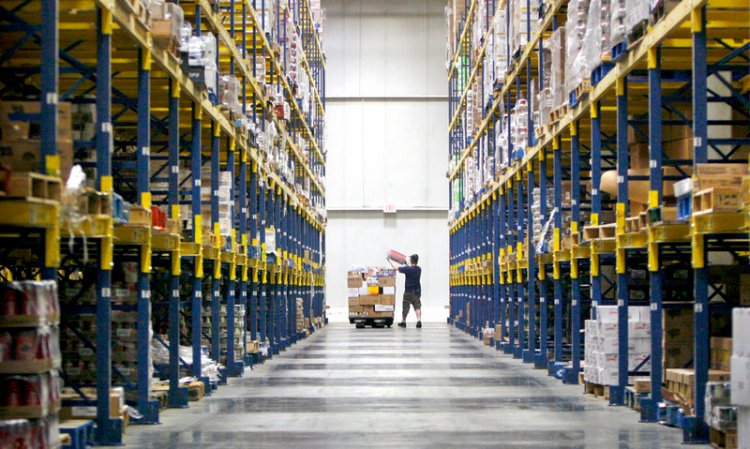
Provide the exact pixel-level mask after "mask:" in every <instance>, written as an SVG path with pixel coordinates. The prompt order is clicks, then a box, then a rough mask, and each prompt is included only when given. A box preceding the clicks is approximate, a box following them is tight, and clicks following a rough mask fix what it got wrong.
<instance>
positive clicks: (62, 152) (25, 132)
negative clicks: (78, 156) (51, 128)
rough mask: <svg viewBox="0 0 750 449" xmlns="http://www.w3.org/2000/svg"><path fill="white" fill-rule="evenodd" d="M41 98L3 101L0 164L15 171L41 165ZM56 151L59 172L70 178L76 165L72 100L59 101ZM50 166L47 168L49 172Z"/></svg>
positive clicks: (35, 169) (36, 167) (0, 126)
mask: <svg viewBox="0 0 750 449" xmlns="http://www.w3.org/2000/svg"><path fill="white" fill-rule="evenodd" d="M40 113H41V104H40V103H39V102H38V101H7V102H5V101H4V102H0V165H2V166H4V167H7V168H8V169H10V170H12V171H13V172H38V171H39V168H40V167H41V155H42V153H41V145H42V141H41V135H40V132H41V128H40V126H39V119H37V118H34V119H31V117H38V115H39V114H40ZM56 144H57V154H58V155H59V156H60V167H59V168H60V172H59V173H48V174H53V175H57V174H59V175H60V176H61V177H62V179H63V181H64V180H66V179H67V177H68V173H70V168H71V166H72V165H73V112H72V107H71V104H70V103H66V102H60V103H59V104H58V105H57V142H56ZM49 171H50V169H49V168H48V172H49Z"/></svg>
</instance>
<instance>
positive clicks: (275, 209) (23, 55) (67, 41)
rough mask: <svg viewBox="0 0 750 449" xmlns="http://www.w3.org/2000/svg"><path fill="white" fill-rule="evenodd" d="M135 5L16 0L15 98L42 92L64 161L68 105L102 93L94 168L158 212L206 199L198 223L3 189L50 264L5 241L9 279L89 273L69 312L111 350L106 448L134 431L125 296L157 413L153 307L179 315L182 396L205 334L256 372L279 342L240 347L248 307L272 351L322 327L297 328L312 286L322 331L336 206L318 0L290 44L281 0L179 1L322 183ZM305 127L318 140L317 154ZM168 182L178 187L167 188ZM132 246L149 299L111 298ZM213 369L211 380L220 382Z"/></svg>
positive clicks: (257, 114) (140, 397)
mask: <svg viewBox="0 0 750 449" xmlns="http://www.w3.org/2000/svg"><path fill="white" fill-rule="evenodd" d="M269 3H270V2H269ZM134 4H135V2H129V1H127V0H117V1H107V0H102V1H94V2H83V3H81V2H78V3H75V5H72V4H68V3H65V2H64V1H59V0H35V1H30V2H28V1H26V2H21V1H3V2H0V21H1V22H3V30H2V33H3V35H4V38H3V39H2V40H3V45H2V58H1V60H2V62H1V64H2V66H3V76H2V77H0V79H1V80H2V81H1V82H0V86H1V89H0V97H2V98H3V99H18V98H24V99H29V98H31V99H35V100H37V101H40V102H41V114H40V115H39V116H35V117H31V120H32V121H35V122H39V126H40V130H41V134H40V136H41V148H42V153H41V154H42V157H41V164H40V167H39V169H38V171H39V172H40V173H45V174H51V175H57V176H59V167H60V162H59V156H58V152H59V151H60V149H59V148H57V145H56V136H57V135H58V131H57V119H56V117H57V105H58V104H59V102H62V101H68V102H72V103H74V104H95V106H96V132H95V136H96V137H95V139H94V140H92V141H75V142H74V147H75V155H74V161H75V162H76V163H80V164H81V165H82V166H83V167H84V168H86V169H89V170H90V171H89V173H93V174H94V181H95V188H96V190H97V191H98V193H99V194H100V195H101V196H102V197H104V198H112V195H113V194H115V193H116V194H118V195H121V196H122V198H123V199H124V200H126V201H128V202H130V203H132V204H133V205H135V206H141V207H142V208H143V209H142V210H144V211H147V212H148V211H150V210H151V207H152V205H153V206H161V207H163V208H165V209H166V211H167V214H168V217H169V218H170V220H172V221H173V222H175V223H179V221H180V219H181V217H180V209H181V206H187V207H188V208H189V210H190V211H191V216H192V218H191V220H192V222H191V223H190V229H192V231H190V232H181V230H180V229H179V228H175V227H171V226H170V227H168V228H167V229H160V228H159V229H157V228H153V227H152V225H151V220H150V215H149V216H148V217H149V218H148V221H147V222H144V223H139V224H134V223H128V224H115V222H114V219H113V216H112V212H111V211H107V210H99V211H97V212H98V213H96V214H90V215H87V216H85V217H84V219H83V220H82V221H81V222H80V223H71V222H70V221H66V220H68V218H67V217H65V216H61V215H60V206H59V204H57V203H55V202H49V201H42V202H40V201H35V200H33V199H3V200H2V203H3V211H4V212H3V213H2V214H0V226H1V227H2V230H3V235H10V236H12V237H13V240H14V241H16V245H15V246H17V247H18V246H19V245H20V246H25V247H28V248H30V249H31V253H32V254H33V255H34V256H35V260H36V261H37V262H38V265H39V266H38V268H33V267H31V266H23V267H21V266H17V265H14V263H13V261H12V260H10V259H9V258H8V255H7V253H6V254H4V255H3V256H2V257H0V262H2V267H3V268H4V269H7V270H4V271H3V274H4V277H6V278H13V279H21V278H24V277H26V278H37V277H41V278H45V279H58V280H59V282H60V283H61V289H60V291H61V292H63V290H64V289H63V288H62V286H63V285H65V283H66V282H68V281H70V280H71V279H74V280H76V281H81V277H82V285H83V286H84V287H85V288H82V289H81V291H80V292H78V293H77V294H76V295H75V296H74V297H72V298H68V299H69V301H67V302H66V306H65V308H64V310H63V320H62V321H63V323H64V324H65V325H66V326H68V327H69V328H70V329H71V331H72V332H74V333H75V334H77V335H79V336H80V337H81V340H82V341H83V344H84V345H85V346H86V347H88V348H90V349H91V350H93V351H95V357H96V377H95V382H93V383H94V384H95V386H96V392H97V395H96V396H97V400H96V401H95V405H96V409H97V416H96V425H97V432H96V440H97V443H98V444H104V445H111V444H118V443H120V441H121V434H122V431H121V422H120V420H119V419H111V418H110V415H109V413H110V404H109V391H110V386H111V385H112V381H113V380H117V379H118V376H120V373H118V372H116V370H115V371H113V370H112V353H111V348H112V336H111V329H110V323H111V315H112V311H113V310H118V309H122V310H128V311H134V312H136V313H137V342H136V349H137V353H138V364H137V365H138V367H137V382H130V381H127V382H124V383H125V386H126V389H127V390H129V391H132V392H133V402H132V404H133V405H134V406H135V407H136V408H137V409H138V410H139V411H140V412H141V413H142V415H143V418H142V419H141V420H140V423H157V422H158V421H159V416H158V403H157V402H156V401H155V400H154V398H153V396H152V394H151V391H150V389H149V385H150V383H149V378H150V373H149V365H150V364H151V358H150V355H149V353H150V340H151V339H150V335H149V334H150V330H151V326H152V311H151V310H152V307H154V309H155V310H159V309H162V310H166V313H165V315H164V316H165V317H166V323H159V324H162V325H164V324H166V326H165V327H166V329H167V331H168V340H169V342H168V343H167V342H165V341H163V340H161V339H158V338H157V341H160V344H164V345H166V346H168V350H169V363H168V364H167V365H166V366H161V367H157V368H158V371H160V372H162V373H165V374H166V377H167V378H168V379H169V394H168V403H169V406H170V407H186V406H187V392H186V391H185V390H184V389H182V388H180V387H179V384H178V380H179V378H180V377H181V374H180V373H181V370H182V369H189V370H190V371H191V372H192V374H193V375H194V376H196V377H199V378H200V377H201V346H202V345H203V341H202V340H203V338H204V337H205V338H207V339H208V340H209V341H210V355H211V357H212V358H213V359H214V360H218V361H220V362H221V363H223V364H224V365H225V367H226V372H225V373H222V374H223V378H226V377H227V376H240V375H242V374H243V372H244V369H243V368H244V366H245V365H246V364H254V363H260V362H261V361H262V357H261V356H260V354H252V355H247V352H246V351H242V352H243V353H244V354H246V357H245V358H244V359H243V358H240V357H238V356H237V355H236V350H237V348H235V345H234V341H235V339H234V337H235V336H234V326H233V325H232V323H234V322H235V320H238V319H239V320H241V322H245V320H247V325H246V326H243V334H246V335H243V336H242V338H241V339H240V341H241V342H243V345H244V344H245V343H246V342H247V340H248V339H251V340H261V341H265V340H266V339H268V342H269V346H270V351H269V356H270V355H273V354H277V353H278V352H279V351H282V350H284V349H285V348H287V347H289V346H290V345H291V344H293V343H294V342H296V341H298V340H300V339H301V338H304V336H305V335H306V332H305V331H302V332H299V331H298V329H297V327H296V318H297V317H296V316H295V314H296V308H295V301H296V298H305V301H304V312H305V316H306V317H308V318H309V319H310V323H309V328H308V329H306V330H307V331H308V332H314V330H315V327H316V326H315V325H316V321H317V320H323V319H324V315H325V311H324V309H325V296H324V291H323V288H322V287H323V279H324V270H325V253H324V248H325V245H324V239H325V225H326V219H325V216H324V214H321V212H320V210H319V209H318V210H316V208H315V207H313V206H312V205H313V204H316V205H320V206H321V207H324V206H325V188H324V186H323V177H324V176H325V153H324V151H323V146H324V140H323V135H324V121H325V65H326V63H325V56H324V53H323V50H322V45H321V41H320V37H319V35H318V32H317V30H316V29H315V24H314V22H313V17H312V11H311V8H310V4H309V1H308V0H298V1H294V2H290V3H287V2H283V3H281V4H276V6H275V11H274V12H275V14H274V17H275V20H276V23H275V24H273V25H272V26H276V27H277V33H276V36H278V37H277V38H276V39H275V40H274V41H272V38H271V35H270V34H266V33H265V32H264V31H263V30H264V29H265V28H266V26H267V24H265V20H266V16H265V15H262V14H260V11H262V10H263V9H265V8H266V2H265V0H229V1H221V2H209V1H208V0H194V1H188V2H180V6H181V7H182V8H183V10H184V12H185V20H186V21H189V22H191V23H192V25H193V28H194V31H195V33H196V34H200V33H206V32H211V33H214V34H215V36H216V40H217V49H216V50H217V51H216V54H217V60H216V65H217V67H218V71H219V72H221V73H224V72H226V73H231V74H233V75H235V76H236V77H237V78H238V79H239V80H240V83H241V89H242V96H241V99H240V101H241V104H242V107H243V111H249V110H252V119H253V120H254V121H255V123H256V124H257V125H258V127H259V128H261V129H265V126H266V121H272V122H274V123H275V125H276V127H277V129H279V134H280V139H279V141H278V144H277V145H278V146H279V149H280V150H281V151H284V152H286V153H287V154H288V155H289V157H290V159H292V160H294V162H295V163H296V173H294V178H295V183H302V182H303V181H304V180H308V182H309V183H310V185H311V190H310V195H309V198H303V197H302V196H301V195H300V194H298V190H297V189H296V186H295V185H294V183H290V182H287V181H285V180H284V179H282V178H281V177H280V176H279V175H277V174H276V172H275V171H274V170H273V169H272V167H271V166H270V164H269V160H268V159H267V158H266V157H264V155H263V154H262V153H261V152H260V151H259V150H258V148H257V146H256V143H255V141H254V140H253V139H251V136H249V135H248V134H247V133H246V131H244V130H243V129H242V128H241V127H239V125H238V124H236V123H237V118H238V117H236V116H234V115H233V113H228V112H226V111H222V110H221V109H220V107H219V105H218V100H217V98H216V97H215V96H209V95H207V94H206V92H205V91H204V90H202V89H200V88H199V87H198V86H197V85H196V84H195V83H194V82H193V81H192V80H191V79H190V78H189V77H188V76H187V74H186V72H185V71H183V69H182V67H181V64H180V61H179V60H178V59H177V58H176V57H175V56H174V55H172V54H171V53H169V52H168V51H167V50H165V49H163V48H160V47H157V46H154V45H153V42H152V37H151V34H150V29H149V26H148V23H147V22H146V21H144V20H143V19H144V16H143V15H142V14H140V15H139V14H138V12H137V11H138V10H137V8H134V6H133V5H134ZM287 18H290V19H292V20H293V21H294V23H295V27H296V30H297V32H298V34H299V36H300V38H301V42H302V48H300V49H297V59H298V62H297V63H298V65H299V68H298V71H299V72H300V73H304V74H305V75H307V76H309V77H310V81H311V82H310V85H311V91H312V100H311V104H310V105H309V110H310V111H311V113H305V112H304V111H303V105H302V104H301V103H298V101H297V99H296V98H295V92H294V84H293V81H292V80H291V79H290V78H289V76H288V73H289V72H288V70H289V68H290V67H289V65H288V64H289V61H288V57H287V55H286V46H285V45H284V40H285V39H287V38H288V37H289V36H287V35H286V28H285V27H283V26H282V23H283V22H282V20H285V19H287ZM279 52H281V54H279ZM274 55H278V58H276V57H274ZM261 56H262V57H264V58H265V61H266V79H265V80H259V79H258V76H259V75H258V74H256V60H257V58H258V57H261ZM30 80H32V81H30ZM259 81H263V82H265V83H266V84H267V86H268V89H269V90H270V89H274V90H278V91H279V92H281V94H282V95H283V97H284V98H285V99H286V100H287V101H288V103H289V106H290V111H291V113H290V116H289V117H288V120H287V122H286V124H285V123H282V119H281V118H279V117H278V116H277V114H276V113H275V111H274V110H273V109H272V108H271V105H270V103H269V98H268V94H267V93H266V91H265V90H264V89H262V88H261V87H260V85H259V84H260V83H259ZM297 139H299V141H298V140H297ZM302 142H304V143H305V144H306V145H307V147H308V148H309V149H310V152H309V157H308V156H307V155H305V154H304V152H303V151H302V148H301V146H300V145H301V143H302ZM86 156H93V157H86ZM204 167H209V169H210V170H209V172H210V184H211V197H210V209H211V213H210V222H209V223H206V224H204V223H202V215H201V213H202V206H209V205H208V204H202V201H201V186H202V181H203V180H202V179H201V169H202V168H204ZM221 171H224V172H229V173H230V178H231V180H232V183H231V188H230V191H231V193H230V195H231V198H232V200H233V202H234V214H233V217H232V218H233V219H232V223H233V225H232V230H231V235H230V236H227V237H222V236H220V232H219V207H218V206H219V197H218V187H219V174H220V172H221ZM157 184H158V185H159V186H163V185H166V186H167V188H153V186H156V185H157ZM6 231H7V232H6ZM19 236H20V237H28V238H24V239H23V240H22V239H18V238H17V237H19ZM267 236H273V237H275V243H276V245H275V246H276V248H275V252H267V248H266V237H267ZM4 240H5V239H4ZM8 241H9V242H10V241H11V240H8ZM69 242H72V244H69ZM124 261H128V262H134V263H136V265H137V267H138V282H137V286H138V292H137V298H138V299H137V303H136V304H134V305H132V306H121V305H114V304H112V268H113V265H114V264H118V263H120V262H124ZM84 290H92V291H93V292H94V295H95V298H96V301H95V305H77V304H76V299H77V298H80V296H82V295H83V294H84ZM61 294H62V293H61ZM222 305H224V306H226V309H227V323H228V324H227V326H226V337H227V344H226V351H225V352H222V351H221V350H220V341H221V338H222V333H223V329H222V327H221V326H220V320H219V312H220V308H221V306H222ZM235 305H243V306H246V307H245V309H244V310H246V314H247V316H245V317H236V316H235V315H234V312H235V307H234V306H235ZM188 306H189V307H188ZM204 306H205V308H206V310H207V311H210V315H211V318H212V328H211V330H210V332H209V334H208V335H204V334H203V333H202V331H201V325H202V322H201V319H202V313H203V310H204ZM240 310H242V309H240ZM79 313H93V314H95V317H96V338H95V339H94V340H93V341H92V340H90V339H88V338H87V337H86V336H85V335H83V333H82V332H81V331H80V330H79V329H77V327H78V326H77V325H78V323H77V320H76V319H75V317H76V314H79ZM182 319H185V320H190V321H192V332H191V333H190V334H185V333H184V332H183V327H181V324H180V323H181V320H182ZM181 342H182V343H185V342H189V344H190V345H191V346H192V352H193V362H192V364H186V363H185V361H184V360H182V359H181V358H180V355H179V346H180V343H181ZM64 374H65V373H63V375H64ZM203 380H204V381H205V382H206V387H207V388H206V390H207V391H208V392H210V391H211V389H212V388H215V386H214V385H211V384H210V382H208V379H203ZM68 384H69V385H70V386H73V387H74V388H75V389H76V391H78V392H79V393H80V396H81V400H80V403H82V404H87V405H89V404H94V402H92V401H91V398H89V397H87V396H86V395H85V394H84V393H83V391H82V390H80V389H79V385H75V384H73V383H72V382H68Z"/></svg>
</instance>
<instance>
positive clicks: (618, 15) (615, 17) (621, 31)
mask: <svg viewBox="0 0 750 449" xmlns="http://www.w3.org/2000/svg"><path fill="white" fill-rule="evenodd" d="M609 9H610V27H609V30H610V31H609V32H610V47H614V46H615V45H617V44H619V43H620V42H623V41H625V40H626V39H627V37H628V26H627V16H628V5H627V2H626V0H611V3H610V6H609Z"/></svg>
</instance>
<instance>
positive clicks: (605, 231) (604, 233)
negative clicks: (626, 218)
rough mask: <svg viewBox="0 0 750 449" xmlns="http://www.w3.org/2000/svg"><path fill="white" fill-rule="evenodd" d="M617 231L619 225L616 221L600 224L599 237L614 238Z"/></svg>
mask: <svg viewBox="0 0 750 449" xmlns="http://www.w3.org/2000/svg"><path fill="white" fill-rule="evenodd" d="M616 233H617V225H616V224H615V223H608V224H603V225H601V226H599V238H602V239H613V238H615V234H616Z"/></svg>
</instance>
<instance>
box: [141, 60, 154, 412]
mask: <svg viewBox="0 0 750 449" xmlns="http://www.w3.org/2000/svg"><path fill="white" fill-rule="evenodd" d="M139 60H140V61H139V68H138V100H137V101H138V103H137V104H138V113H137V122H138V129H137V133H136V141H137V152H136V181H137V182H136V193H137V198H138V201H139V202H140V204H141V206H142V207H144V208H145V209H147V210H150V209H151V191H150V190H151V189H150V185H149V180H150V176H149V171H150V166H151V163H150V161H151V117H150V114H151V50H149V49H141V50H140V51H139ZM139 253H140V258H141V260H140V263H139V270H138V306H137V309H138V310H137V315H138V325H137V328H136V332H137V343H136V350H137V352H138V354H137V359H138V364H137V365H136V370H137V373H136V376H137V379H138V382H137V392H136V404H137V406H138V410H139V411H140V412H141V414H142V415H143V418H142V419H140V420H138V421H137V422H139V423H142V424H156V423H158V422H159V403H158V401H151V400H150V398H151V373H150V370H151V284H150V280H151V246H150V244H149V245H148V246H143V245H142V246H141V247H140V248H139Z"/></svg>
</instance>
